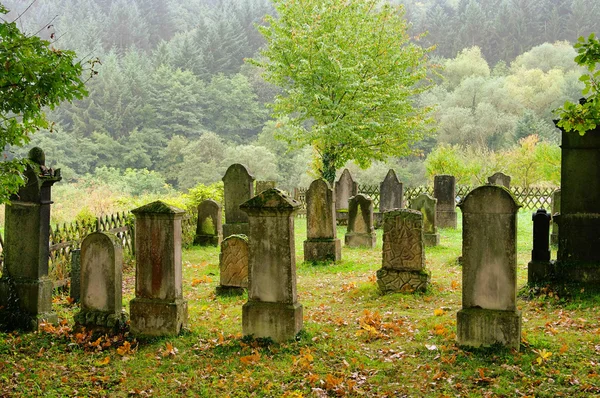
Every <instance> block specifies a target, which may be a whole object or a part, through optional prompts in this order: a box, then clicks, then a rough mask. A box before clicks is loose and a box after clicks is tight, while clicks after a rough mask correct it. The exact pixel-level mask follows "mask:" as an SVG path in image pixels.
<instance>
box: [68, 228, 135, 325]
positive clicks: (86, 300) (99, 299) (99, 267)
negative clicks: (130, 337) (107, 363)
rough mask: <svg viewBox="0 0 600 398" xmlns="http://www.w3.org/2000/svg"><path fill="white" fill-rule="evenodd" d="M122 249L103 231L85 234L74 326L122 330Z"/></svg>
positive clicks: (125, 316) (82, 244)
mask: <svg viewBox="0 0 600 398" xmlns="http://www.w3.org/2000/svg"><path fill="white" fill-rule="evenodd" d="M122 281H123V249H122V248H121V245H120V243H119V239H118V238H117V237H116V236H115V235H113V234H109V233H106V232H94V233H91V234H89V235H87V236H86V237H85V238H84V239H83V242H82V243H81V311H80V312H78V313H77V314H76V315H75V323H76V324H77V325H78V326H79V327H81V326H85V327H86V328H87V329H88V330H97V329H99V330H106V329H113V330H119V329H122V328H123V327H125V325H126V323H127V315H126V314H125V313H124V312H123V304H122V293H121V292H122V289H123V282H122Z"/></svg>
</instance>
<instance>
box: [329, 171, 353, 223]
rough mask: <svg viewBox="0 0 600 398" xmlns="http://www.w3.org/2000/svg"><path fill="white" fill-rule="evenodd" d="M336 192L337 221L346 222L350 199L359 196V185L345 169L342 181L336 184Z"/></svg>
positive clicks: (341, 177)
mask: <svg viewBox="0 0 600 398" xmlns="http://www.w3.org/2000/svg"><path fill="white" fill-rule="evenodd" d="M334 192H335V213H336V219H337V220H339V221H341V222H345V221H346V220H347V219H348V207H349V202H350V198H351V197H353V196H356V195H357V194H358V184H357V183H356V182H354V180H353V179H352V176H351V175H350V171H349V170H348V169H344V171H343V172H342V175H341V176H340V179H339V180H337V181H336V182H335V190H334Z"/></svg>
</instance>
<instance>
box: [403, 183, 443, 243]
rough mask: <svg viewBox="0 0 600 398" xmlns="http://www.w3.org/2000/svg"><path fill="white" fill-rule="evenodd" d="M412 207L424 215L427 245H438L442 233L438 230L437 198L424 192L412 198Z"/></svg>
mask: <svg viewBox="0 0 600 398" xmlns="http://www.w3.org/2000/svg"><path fill="white" fill-rule="evenodd" d="M410 208H411V209H413V210H418V211H420V212H421V214H422V215H423V242H424V243H425V246H437V245H439V243H440V234H438V232H437V223H436V218H437V215H436V213H437V199H436V198H434V197H431V196H430V195H428V194H426V193H422V194H420V195H419V196H417V197H416V198H414V199H413V200H411V203H410Z"/></svg>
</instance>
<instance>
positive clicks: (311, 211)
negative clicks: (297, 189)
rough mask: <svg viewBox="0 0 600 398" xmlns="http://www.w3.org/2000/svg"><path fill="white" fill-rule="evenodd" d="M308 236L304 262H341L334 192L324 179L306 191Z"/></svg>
mask: <svg viewBox="0 0 600 398" xmlns="http://www.w3.org/2000/svg"><path fill="white" fill-rule="evenodd" d="M306 235H307V239H306V240H305V241H304V261H312V262H316V261H339V260H340V259H341V258H342V245H341V242H340V240H339V239H337V231H336V221H335V203H334V200H333V190H332V189H331V187H330V186H329V183H328V182H327V181H325V180H323V179H318V180H314V181H313V182H312V183H311V184H310V187H309V188H308V190H307V191H306Z"/></svg>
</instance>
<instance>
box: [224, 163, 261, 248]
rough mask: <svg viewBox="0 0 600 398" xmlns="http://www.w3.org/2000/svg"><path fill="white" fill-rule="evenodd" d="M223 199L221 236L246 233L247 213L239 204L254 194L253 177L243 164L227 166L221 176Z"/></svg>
mask: <svg viewBox="0 0 600 398" xmlns="http://www.w3.org/2000/svg"><path fill="white" fill-rule="evenodd" d="M223 191H224V201H225V224H223V238H226V237H228V236H230V235H238V234H243V235H248V215H247V214H246V213H245V212H243V211H241V210H240V204H242V203H244V202H245V201H247V200H248V199H250V198H251V197H253V196H254V177H253V176H252V175H251V174H250V173H249V172H248V170H247V169H246V167H245V166H244V165H241V164H239V163H235V164H232V165H231V166H229V168H228V169H227V171H226V172H225V176H223Z"/></svg>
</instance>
